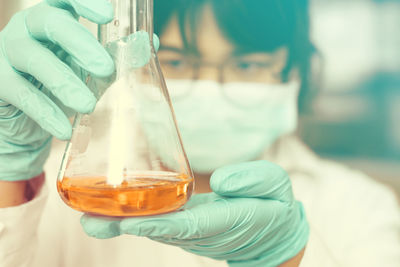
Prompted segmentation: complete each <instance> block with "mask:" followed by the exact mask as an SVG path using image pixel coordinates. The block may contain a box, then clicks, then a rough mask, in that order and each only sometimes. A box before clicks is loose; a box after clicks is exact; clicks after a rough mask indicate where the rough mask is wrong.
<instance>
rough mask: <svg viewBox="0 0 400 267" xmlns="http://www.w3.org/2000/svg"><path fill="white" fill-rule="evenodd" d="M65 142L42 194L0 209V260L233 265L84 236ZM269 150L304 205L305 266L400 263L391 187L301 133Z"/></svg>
mask: <svg viewBox="0 0 400 267" xmlns="http://www.w3.org/2000/svg"><path fill="white" fill-rule="evenodd" d="M63 148H64V144H61V143H60V142H58V141H57V142H55V145H54V147H53V150H52V153H51V156H50V158H49V160H48V162H47V164H46V175H47V188H46V189H45V190H43V192H42V193H41V195H40V196H39V197H37V198H36V199H35V200H33V201H31V202H29V203H27V204H25V205H22V206H19V207H13V208H6V209H0V229H1V228H2V231H1V230H0V266H1V267H16V266H18V267H20V266H21V267H23V266H29V267H47V266H49V267H50V266H51V267H53V266H63V267H103V266H104V267H106V266H107V267H109V266H113V267H128V266H129V267H151V266H157V267H161V266H167V267H169V266H171V267H176V266H191V267H197V266H199V267H200V266H215V267H218V266H227V264H226V263H225V262H223V261H214V260H211V259H207V258H204V257H200V256H196V255H192V254H190V253H188V252H185V251H183V250H181V249H179V248H175V247H172V246H167V245H163V244H159V243H156V242H154V241H151V240H149V239H146V238H139V237H135V236H121V237H118V238H113V239H108V240H97V239H94V238H90V237H88V236H86V235H85V233H84V232H83V230H82V228H81V226H80V223H79V218H80V216H81V213H79V212H76V211H74V210H72V209H71V208H69V207H67V206H66V205H65V204H64V203H63V202H62V200H61V199H60V197H59V196H58V193H57V190H56V176H57V171H58V168H59V165H60V161H61V157H62V152H63ZM263 158H265V159H267V160H269V161H272V162H275V163H277V164H279V165H281V166H282V167H283V168H285V169H286V170H287V171H288V172H289V174H290V177H291V179H292V184H293V190H294V194H295V197H296V198H297V199H298V200H300V201H302V202H303V204H304V206H305V210H306V214H307V217H308V220H309V223H310V226H311V235H310V240H309V242H308V245H307V248H306V252H305V255H304V258H303V261H302V263H301V266H302V267H303V266H305V267H329V266H343V267H350V266H351V267H355V266H363V267H382V266H385V267H396V266H400V234H399V233H400V232H399V230H400V210H399V206H398V202H397V200H396V197H395V195H394V193H393V192H392V191H391V190H390V189H389V188H387V187H386V186H384V185H381V184H379V183H377V182H375V181H373V180H371V179H369V178H368V177H366V176H365V175H363V174H362V173H360V172H357V171H354V170H350V169H347V168H345V167H343V166H341V165H338V164H336V163H333V162H330V161H325V160H322V159H320V158H318V157H317V156H316V155H315V154H314V153H312V152H311V151H310V150H309V149H308V148H307V147H306V146H305V145H304V144H303V143H302V142H301V141H300V140H299V139H297V138H296V137H291V136H288V137H284V138H282V139H281V140H279V141H278V142H277V143H276V144H275V145H274V146H273V147H272V148H271V149H270V150H269V151H268V152H267V153H265V155H264V156H263ZM46 198H48V200H47V201H46Z"/></svg>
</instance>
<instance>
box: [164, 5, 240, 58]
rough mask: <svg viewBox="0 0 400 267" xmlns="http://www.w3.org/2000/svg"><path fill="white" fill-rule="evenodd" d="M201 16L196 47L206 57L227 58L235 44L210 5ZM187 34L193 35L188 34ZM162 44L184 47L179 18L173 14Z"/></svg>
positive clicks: (203, 10) (206, 6)
mask: <svg viewBox="0 0 400 267" xmlns="http://www.w3.org/2000/svg"><path fill="white" fill-rule="evenodd" d="M200 12H201V16H200V17H199V21H198V27H197V29H196V37H195V38H196V47H197V50H198V52H199V53H200V54H201V56H202V57H203V58H204V59H212V60H213V61H218V60H222V59H225V58H227V57H228V56H229V55H231V54H232V53H233V51H234V46H233V45H232V44H231V43H230V42H229V41H228V40H227V39H226V38H225V37H224V35H223V33H222V32H221V30H220V29H219V27H218V25H217V22H216V19H215V16H214V13H213V11H212V8H211V7H210V5H208V4H207V5H205V6H204V7H203V8H202V10H201V11H200ZM187 36H191V35H190V34H188V35H187ZM160 39H161V44H162V46H165V47H173V48H181V49H183V41H182V36H181V32H180V29H179V24H178V19H177V17H176V16H173V17H172V19H171V20H170V21H169V23H168V26H167V27H166V29H165V31H164V33H163V34H162V35H161V36H160Z"/></svg>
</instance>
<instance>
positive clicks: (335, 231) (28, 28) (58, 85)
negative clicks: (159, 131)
mask: <svg viewBox="0 0 400 267" xmlns="http://www.w3.org/2000/svg"><path fill="white" fill-rule="evenodd" d="M307 10H308V3H307V1H304V0H302V1H290V0H280V1H278V0H276V1H275V0H270V1H244V0H236V1H232V0H230V1H228V0H218V1H217V0H215V1H200V0H190V1H188V0H186V1H183V0H171V1H168V2H166V1H160V0H156V1H155V25H156V33H157V34H158V35H159V36H160V40H161V47H160V50H159V52H158V55H159V58H160V61H161V62H162V64H163V70H164V74H165V76H166V78H167V84H168V86H169V88H170V93H171V96H172V98H173V104H174V108H175V110H176V116H177V120H178V125H179V127H180V130H181V132H182V138H183V142H184V144H185V148H186V149H187V152H188V157H189V160H190V162H191V166H192V167H193V170H194V171H195V177H196V183H197V184H196V189H195V190H196V193H197V194H196V195H194V196H193V197H192V199H191V200H190V201H189V202H188V204H187V205H186V206H185V209H183V210H181V211H178V212H174V213H170V214H164V215H158V216H151V217H142V218H127V219H123V220H117V219H115V218H103V217H95V216H90V215H84V216H83V217H82V218H81V220H80V216H81V214H80V213H79V212H76V211H73V210H72V209H70V208H68V207H66V206H65V205H64V204H63V203H62V202H61V200H60V198H59V196H58V195H57V192H56V189H55V183H54V182H53V181H52V179H47V180H48V182H49V184H48V185H47V186H46V183H44V173H43V165H44V164H45V161H46V159H47V158H48V160H47V163H46V166H45V168H44V169H45V172H46V176H47V177H49V178H51V177H56V174H57V171H58V169H57V168H58V166H59V163H60V162H61V158H60V157H61V156H62V148H63V147H62V145H60V143H57V142H56V143H55V144H54V146H53V148H52V149H51V151H50V143H51V139H52V135H53V136H55V137H57V138H59V139H68V138H69V137H70V136H71V125H70V124H69V121H68V119H67V116H66V114H69V113H68V112H66V110H67V108H70V109H73V110H75V111H76V112H82V113H90V112H91V111H92V110H93V109H94V107H95V104H96V103H95V99H94V98H93V95H92V94H91V92H90V90H88V88H86V86H85V84H84V83H83V82H82V81H81V80H80V79H79V78H78V76H76V75H75V74H74V71H75V72H76V67H77V66H78V71H79V70H81V69H84V70H86V71H88V72H90V73H93V74H95V75H97V76H105V77H106V76H108V75H110V74H111V73H112V72H113V63H112V61H111V58H110V57H109V56H108V54H107V53H106V52H105V51H104V50H103V48H102V47H101V46H100V45H99V44H98V43H97V41H96V40H95V38H94V37H93V36H92V35H90V34H89V32H88V31H86V30H85V29H84V28H83V27H82V26H81V25H80V24H79V23H77V21H76V19H77V17H78V16H82V17H85V18H87V19H89V20H91V21H93V22H95V23H98V24H102V23H107V22H109V21H110V20H111V19H112V8H111V6H110V4H109V2H107V1H105V0H97V1H94V0H48V1H46V2H44V3H40V4H38V5H36V6H33V7H31V8H29V9H25V10H22V11H20V12H18V13H17V14H16V15H15V16H14V17H13V18H12V19H11V20H10V22H9V23H8V25H7V26H6V27H5V28H4V29H3V30H2V31H1V32H0V47H1V49H0V80H1V81H2V84H1V85H0V100H1V101H0V140H1V142H0V180H1V181H0V196H1V197H0V207H1V209H0V266H2V267H9V266H96V267H98V266H182V265H185V266H226V265H227V264H228V265H229V266H277V265H279V266H398V265H399V264H400V253H399V251H400V238H399V235H398V230H399V227H400V214H399V208H398V203H397V201H396V198H395V196H394V194H393V193H392V192H391V191H390V190H389V189H387V188H386V187H385V186H383V185H380V184H378V183H376V182H374V181H372V180H371V179H369V178H368V177H366V176H364V175H363V174H361V173H360V172H357V171H354V170H349V169H347V168H345V167H343V166H340V165H338V164H336V163H333V162H330V161H326V160H323V159H320V158H318V157H317V156H316V155H315V154H314V153H313V152H312V151H310V150H309V149H308V148H307V147H306V146H305V145H304V144H303V143H302V142H301V141H300V140H299V138H298V137H296V135H295V129H296V126H297V111H298V108H297V106H298V102H297V100H298V99H299V105H300V107H301V108H305V107H306V106H305V105H306V103H307V102H306V101H305V100H306V99H307V98H306V95H307V89H308V88H310V86H309V85H308V78H309V75H310V60H311V57H312V54H313V50H314V49H313V46H312V44H311V42H310V38H309V35H308V34H309V33H308V32H309V26H308V15H307V12H308V11H307ZM41 85H43V86H41ZM182 92H183V93H182ZM188 107H189V108H188ZM49 153H50V156H49ZM48 156H49V157H48ZM211 174H212V175H211ZM49 180H50V181H49ZM48 187H50V190H49V189H48ZM47 198H48V201H47V202H46V199H47ZM296 199H297V200H299V201H301V202H299V201H297V200H296ZM301 203H302V204H301ZM303 206H304V207H303ZM80 221H81V224H82V226H83V229H84V231H85V232H86V233H87V234H88V235H89V236H93V237H97V238H102V239H104V240H98V239H95V238H92V237H89V236H87V235H86V234H85V233H84V232H83V231H82V228H81V225H80V223H79V222H80ZM145 237H149V238H145ZM181 248H183V250H182V249H181Z"/></svg>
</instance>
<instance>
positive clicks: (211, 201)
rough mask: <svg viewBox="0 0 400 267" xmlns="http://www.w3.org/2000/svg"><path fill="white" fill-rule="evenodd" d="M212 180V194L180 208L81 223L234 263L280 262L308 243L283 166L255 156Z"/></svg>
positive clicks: (90, 229) (101, 232)
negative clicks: (131, 216) (168, 211)
mask: <svg viewBox="0 0 400 267" xmlns="http://www.w3.org/2000/svg"><path fill="white" fill-rule="evenodd" d="M210 185H211V188H212V190H213V191H214V193H209V194H199V195H194V196H193V197H192V198H191V200H190V201H189V202H188V203H187V205H185V208H184V209H183V210H181V211H178V212H174V213H169V214H164V215H157V216H148V217H134V218H126V219H123V220H121V221H119V220H117V219H115V218H106V217H95V216H90V215H84V216H83V217H82V219H81V223H82V226H83V228H84V230H85V231H86V233H87V234H88V235H90V236H93V237H97V238H110V237H114V236H117V235H120V234H131V235H137V236H146V237H149V238H150V239H153V240H155V241H158V242H161V243H165V244H169V245H173V246H178V247H181V248H183V249H184V250H186V251H188V252H191V253H194V254H198V255H201V256H206V257H210V258H213V259H217V260H227V261H228V263H229V265H230V266H235V267H242V266H243V267H252V266H257V267H260V266H277V265H279V264H281V263H283V262H286V261H287V260H289V259H290V258H292V257H294V256H295V255H297V254H298V253H299V252H300V251H301V249H302V248H304V246H305V245H306V243H307V240H308V234H309V228H308V224H307V221H306V217H305V214H304V209H303V206H302V204H301V203H300V202H298V201H296V200H295V199H294V197H293V193H292V189H291V182H290V180H289V177H288V175H287V173H286V172H285V171H284V170H283V169H282V168H280V167H279V166H277V165H274V164H272V163H269V162H267V161H255V162H248V163H242V164H238V165H232V166H227V167H223V168H220V169H218V170H217V171H216V172H214V174H213V175H212V177H211V180H210Z"/></svg>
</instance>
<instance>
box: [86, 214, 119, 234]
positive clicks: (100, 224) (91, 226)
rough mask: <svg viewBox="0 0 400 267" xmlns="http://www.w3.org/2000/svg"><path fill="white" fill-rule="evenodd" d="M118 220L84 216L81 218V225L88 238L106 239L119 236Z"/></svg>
mask: <svg viewBox="0 0 400 267" xmlns="http://www.w3.org/2000/svg"><path fill="white" fill-rule="evenodd" d="M119 223H120V220H119V219H116V218H112V217H102V216H93V215H90V214H84V215H82V217H81V225H82V227H83V230H84V231H85V233H86V234H87V235H88V236H91V237H95V238H99V239H107V238H112V237H116V236H119V235H120V232H119Z"/></svg>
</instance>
